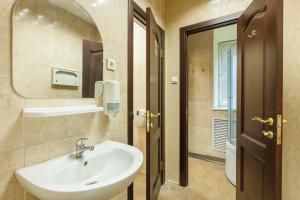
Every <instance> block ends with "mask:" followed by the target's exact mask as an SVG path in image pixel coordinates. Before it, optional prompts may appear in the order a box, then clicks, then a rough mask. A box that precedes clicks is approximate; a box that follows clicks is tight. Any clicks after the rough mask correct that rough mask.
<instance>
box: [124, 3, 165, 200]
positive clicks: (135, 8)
mask: <svg viewBox="0 0 300 200" xmlns="http://www.w3.org/2000/svg"><path fill="white" fill-rule="evenodd" d="M134 18H136V19H138V20H139V22H141V23H142V24H143V25H145V27H146V25H147V23H146V21H147V19H146V12H145V11H144V10H143V9H142V8H141V7H140V6H139V5H138V4H137V3H135V2H134V0H128V48H127V51H128V53H127V144H128V145H131V146H133V142H134V132H133V117H134V113H133V112H134V110H133V94H134V93H133V84H134V83H133V76H134V66H133V59H134V55H133V51H134V49H133V48H134V44H133V42H134V35H133V28H134ZM159 28H160V32H161V35H162V48H163V50H164V49H165V31H164V30H163V29H162V28H161V27H159ZM145 53H146V52H145ZM145 64H146V63H145ZM145 68H146V65H145ZM161 68H162V71H161V77H162V81H161V84H162V85H161V87H162V94H161V101H162V102H161V116H162V118H161V120H162V121H161V140H162V147H161V150H162V155H161V158H162V160H163V162H164V163H165V117H164V116H165V84H164V82H165V81H164V74H165V57H164V56H163V57H162V58H161ZM145 84H146V83H145ZM146 159H147V158H146ZM146 173H148V172H146ZM165 174H166V173H165V164H164V165H163V170H162V184H164V182H165V179H166V178H165V177H166V175H165ZM146 187H147V185H146ZM133 192H134V186H133V184H131V185H130V186H129V187H128V189H127V199H128V200H133V194H134V193H133Z"/></svg>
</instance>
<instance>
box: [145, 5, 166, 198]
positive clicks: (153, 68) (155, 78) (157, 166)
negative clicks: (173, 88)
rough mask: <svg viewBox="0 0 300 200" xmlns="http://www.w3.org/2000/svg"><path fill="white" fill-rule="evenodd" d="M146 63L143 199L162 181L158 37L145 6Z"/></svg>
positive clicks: (153, 193) (155, 191) (152, 195)
mask: <svg viewBox="0 0 300 200" xmlns="http://www.w3.org/2000/svg"><path fill="white" fill-rule="evenodd" d="M146 13H147V28H146V29H147V50H146V51H147V53H146V55H147V66H146V93H147V94H146V98H147V100H146V107H147V125H146V131H147V137H146V140H147V142H146V143H147V153H146V154H147V164H146V168H147V170H146V171H147V174H146V184H147V185H146V187H147V188H146V196H147V198H146V199H147V200H156V199H157V197H158V194H159V190H160V187H161V185H162V171H163V162H162V156H161V155H162V148H161V147H162V145H161V144H162V134H161V131H162V129H161V125H162V121H161V120H162V116H161V111H162V109H161V107H162V106H161V89H162V87H161V86H162V81H161V78H162V77H161V64H162V63H161V45H162V38H161V32H160V29H159V26H158V25H157V23H156V21H155V19H154V17H153V14H152V12H151V9H150V8H147V11H146Z"/></svg>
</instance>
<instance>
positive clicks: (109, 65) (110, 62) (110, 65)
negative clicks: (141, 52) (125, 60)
mask: <svg viewBox="0 0 300 200" xmlns="http://www.w3.org/2000/svg"><path fill="white" fill-rule="evenodd" d="M116 67H117V66H116V60H114V59H112V58H107V59H106V69H107V70H110V71H115V70H116Z"/></svg>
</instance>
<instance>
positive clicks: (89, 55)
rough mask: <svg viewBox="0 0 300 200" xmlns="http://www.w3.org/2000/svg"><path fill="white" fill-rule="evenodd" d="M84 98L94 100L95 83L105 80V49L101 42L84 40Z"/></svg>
mask: <svg viewBox="0 0 300 200" xmlns="http://www.w3.org/2000/svg"><path fill="white" fill-rule="evenodd" d="M82 64H83V65H82V97H83V98H94V96H95V82H96V81H102V80H103V47H102V44H101V43H99V42H93V41H89V40H83V60H82Z"/></svg>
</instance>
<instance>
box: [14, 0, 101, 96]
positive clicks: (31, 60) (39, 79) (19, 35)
mask: <svg viewBox="0 0 300 200" xmlns="http://www.w3.org/2000/svg"><path fill="white" fill-rule="evenodd" d="M102 79H103V45H102V39H101V35H100V33H99V31H98V28H97V26H96V24H95V22H94V20H93V19H92V17H91V16H90V15H89V14H88V12H87V11H86V10H85V9H84V8H83V7H82V6H81V5H80V4H79V3H77V1H76V0H63V1H62V0H18V2H17V3H16V5H15V8H14V13H13V85H14V87H15V89H16V91H17V92H19V93H20V94H21V95H22V96H24V97H28V98H93V97H94V93H95V82H97V81H101V80H102Z"/></svg>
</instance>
